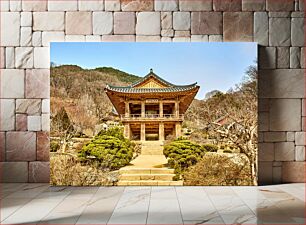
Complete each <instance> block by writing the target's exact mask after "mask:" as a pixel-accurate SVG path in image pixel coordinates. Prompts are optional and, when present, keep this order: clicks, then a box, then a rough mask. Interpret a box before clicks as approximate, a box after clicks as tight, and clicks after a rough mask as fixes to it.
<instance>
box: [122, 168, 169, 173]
mask: <svg viewBox="0 0 306 225" xmlns="http://www.w3.org/2000/svg"><path fill="white" fill-rule="evenodd" d="M119 174H174V169H168V168H135V167H131V168H128V167H124V168H122V169H120V170H119Z"/></svg>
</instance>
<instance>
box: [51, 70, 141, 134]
mask: <svg viewBox="0 0 306 225" xmlns="http://www.w3.org/2000/svg"><path fill="white" fill-rule="evenodd" d="M138 79H139V77H137V76H135V75H132V74H128V73H125V72H123V71H120V70H117V69H114V68H111V67H100V68H96V69H83V68H81V67H79V66H76V65H62V66H55V67H51V81H50V82H51V114H52V115H51V116H52V117H54V116H55V115H56V114H57V113H58V112H59V111H60V110H61V109H62V108H64V109H65V111H66V112H67V114H68V116H69V119H70V121H71V122H72V123H73V124H74V125H75V126H77V127H79V128H80V129H82V130H83V129H94V127H95V126H96V125H97V124H100V123H102V122H103V121H105V120H108V119H111V118H112V104H111V102H110V101H109V99H108V97H107V96H106V94H105V92H104V88H105V86H106V85H107V84H112V85H118V86H120V85H128V84H130V83H132V82H135V81H136V80H138Z"/></svg>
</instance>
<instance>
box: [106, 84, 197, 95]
mask: <svg viewBox="0 0 306 225" xmlns="http://www.w3.org/2000/svg"><path fill="white" fill-rule="evenodd" d="M196 87H197V83H194V84H190V85H181V86H177V85H176V86H172V87H166V88H133V87H131V86H126V87H116V86H111V85H107V86H106V89H108V90H111V91H116V92H122V93H152V92H156V93H165V92H181V91H189V90H192V89H194V88H196Z"/></svg>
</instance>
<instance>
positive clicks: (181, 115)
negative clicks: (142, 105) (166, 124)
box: [121, 114, 184, 120]
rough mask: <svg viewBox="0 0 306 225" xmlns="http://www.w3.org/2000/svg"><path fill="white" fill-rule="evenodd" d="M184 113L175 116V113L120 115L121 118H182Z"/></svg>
mask: <svg viewBox="0 0 306 225" xmlns="http://www.w3.org/2000/svg"><path fill="white" fill-rule="evenodd" d="M183 118H184V115H183V114H180V115H178V116H176V115H175V114H163V115H162V116H160V115H159V114H145V116H144V117H142V115H141V114H130V115H128V116H126V115H121V119H132V120H133V119H135V120H137V119H183Z"/></svg>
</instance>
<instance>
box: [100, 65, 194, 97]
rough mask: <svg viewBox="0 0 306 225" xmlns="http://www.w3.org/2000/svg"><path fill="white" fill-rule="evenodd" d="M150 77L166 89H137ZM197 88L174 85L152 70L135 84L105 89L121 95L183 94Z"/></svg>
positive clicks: (108, 86) (192, 85)
mask: <svg viewBox="0 0 306 225" xmlns="http://www.w3.org/2000/svg"><path fill="white" fill-rule="evenodd" d="M150 77H154V78H155V79H157V80H159V81H160V82H161V83H163V84H165V86H166V87H164V88H137V87H135V86H137V85H139V84H141V83H142V82H144V81H146V80H147V79H149V78H150ZM196 87H197V83H193V84H189V85H174V84H171V83H170V82H168V81H165V80H164V79H162V78H161V77H159V76H157V75H156V74H155V73H153V70H152V69H151V70H150V73H149V74H148V75H146V76H145V77H143V78H141V79H140V80H139V81H136V82H135V83H133V84H131V85H129V86H125V87H122V86H121V87H120V86H113V85H107V86H106V88H105V89H107V90H111V91H115V92H121V93H166V92H182V91H189V90H192V89H194V88H196Z"/></svg>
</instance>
